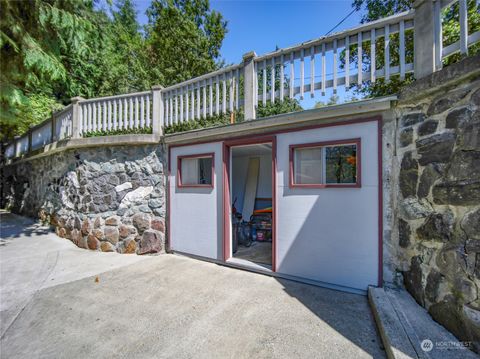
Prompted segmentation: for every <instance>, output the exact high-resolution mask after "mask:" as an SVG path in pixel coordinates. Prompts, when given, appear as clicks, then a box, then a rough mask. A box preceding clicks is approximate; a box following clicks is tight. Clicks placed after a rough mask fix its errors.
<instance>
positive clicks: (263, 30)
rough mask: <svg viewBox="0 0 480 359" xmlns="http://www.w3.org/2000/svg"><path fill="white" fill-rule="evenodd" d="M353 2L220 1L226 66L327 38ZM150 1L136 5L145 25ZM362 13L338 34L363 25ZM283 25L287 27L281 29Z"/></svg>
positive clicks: (217, 5) (215, 4)
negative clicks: (224, 22) (246, 56)
mask: <svg viewBox="0 0 480 359" xmlns="http://www.w3.org/2000/svg"><path fill="white" fill-rule="evenodd" d="M351 3H352V1H351V0H315V1H301V0H299V1H291V0H263V1H258V0H255V1H253V0H220V1H218V0H217V1H215V0H214V1H211V3H210V4H211V7H212V9H215V10H217V11H219V12H220V13H221V14H222V15H223V17H224V18H225V19H226V20H227V21H228V26H227V27H228V33H227V36H226V37H225V40H224V42H223V46H222V51H221V53H222V57H223V58H224V59H225V61H226V63H238V62H240V61H241V60H242V55H243V54H244V53H246V52H249V51H252V50H254V51H255V52H256V53H257V54H258V55H261V54H263V53H266V52H269V51H273V50H275V46H279V47H286V46H291V45H294V44H297V43H300V42H304V41H307V40H310V39H314V38H317V37H320V36H323V35H325V33H326V32H327V31H329V30H330V29H331V28H332V27H333V26H335V25H336V24H337V23H338V22H339V21H340V20H341V19H343V18H344V17H345V16H346V15H348V14H349V13H350V11H352V6H351ZM149 5H150V1H136V6H137V10H138V19H139V21H140V23H142V24H145V23H146V22H147V17H146V15H145V10H146V9H147V8H148V6H149ZM360 17H361V14H360V13H357V12H356V13H354V14H352V15H351V16H350V17H349V18H348V19H347V20H345V22H344V23H342V24H341V25H340V26H339V27H338V28H337V29H336V30H335V31H339V30H344V29H348V28H350V27H353V26H355V25H358V24H359V23H360ZM279 24H283V25H282V26H279Z"/></svg>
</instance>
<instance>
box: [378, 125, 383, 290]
mask: <svg viewBox="0 0 480 359" xmlns="http://www.w3.org/2000/svg"><path fill="white" fill-rule="evenodd" d="M377 136H378V142H377V152H378V161H377V163H378V286H379V287H383V147H382V146H383V140H382V119H381V118H379V119H377Z"/></svg>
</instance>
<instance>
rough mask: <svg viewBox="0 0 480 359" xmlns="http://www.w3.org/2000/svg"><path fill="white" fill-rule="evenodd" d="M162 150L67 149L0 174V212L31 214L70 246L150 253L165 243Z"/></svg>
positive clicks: (158, 147) (22, 163)
mask: <svg viewBox="0 0 480 359" xmlns="http://www.w3.org/2000/svg"><path fill="white" fill-rule="evenodd" d="M165 161H166V159H165V151H164V149H163V147H162V146H161V145H158V146H145V145H144V146H115V147H96V148H88V149H78V150H69V151H65V152H60V153H56V154H52V155H47V156H45V157H41V158H37V159H30V160H27V161H23V162H18V163H15V164H13V165H11V166H6V167H5V168H3V169H2V171H3V173H2V207H3V208H9V209H11V210H12V211H13V212H15V213H20V214H24V215H27V216H31V217H39V218H40V219H41V220H42V221H44V222H48V223H50V224H52V225H53V226H54V227H55V230H56V232H57V234H58V235H59V236H61V237H64V238H68V239H70V240H72V241H73V242H74V243H75V244H76V245H77V246H79V247H82V248H89V249H92V250H102V251H106V252H108V251H117V252H120V253H138V254H145V253H155V252H160V251H162V250H163V249H164V246H165V240H164V238H165V236H164V233H165V221H164V219H165V208H166V206H165V181H166V179H165V174H164V165H165Z"/></svg>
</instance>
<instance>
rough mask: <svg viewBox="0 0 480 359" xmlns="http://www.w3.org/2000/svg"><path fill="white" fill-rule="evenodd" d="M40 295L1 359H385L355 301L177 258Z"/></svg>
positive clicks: (359, 299)
mask: <svg viewBox="0 0 480 359" xmlns="http://www.w3.org/2000/svg"><path fill="white" fill-rule="evenodd" d="M98 278H99V281H98V282H96V281H95V277H90V278H85V279H81V280H78V281H75V282H70V283H67V284H62V285H57V286H55V287H51V288H47V289H43V290H40V291H39V292H38V293H37V295H36V296H35V298H34V300H32V301H31V302H30V303H29V305H28V306H26V307H25V309H24V310H23V312H22V313H21V315H20V316H19V317H18V318H17V320H16V321H15V322H14V323H13V325H12V326H11V327H10V328H9V330H8V331H7V332H6V333H5V335H4V337H3V338H2V341H1V343H0V344H1V346H2V350H3V355H4V356H5V357H8V358H21V357H31V356H32V355H34V356H37V357H98V358H105V357H116V358H117V357H123V358H127V357H128V358H131V357H145V358H151V357H159V358H193V357H195V358H371V357H374V358H383V357H385V353H384V351H383V350H382V348H381V344H380V339H379V337H378V335H377V333H376V330H375V324H374V322H373V318H372V315H371V312H370V309H369V306H368V303H367V298H366V297H364V296H360V295H355V294H349V293H342V292H338V291H334V290H329V289H323V288H318V287H314V286H310V285H306V284H301V283H296V282H291V281H288V280H278V279H275V278H272V277H268V276H263V275H258V274H255V273H250V272H246V271H241V270H237V269H232V268H228V267H224V266H219V265H215V264H212V263H207V262H202V261H198V260H194V259H191V258H185V257H180V256H176V255H160V256H158V257H155V258H151V260H147V261H142V262H140V263H136V264H133V265H130V266H126V267H123V268H119V269H115V270H111V271H109V272H106V273H103V274H100V275H98Z"/></svg>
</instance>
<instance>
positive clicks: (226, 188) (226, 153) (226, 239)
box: [222, 135, 277, 272]
mask: <svg viewBox="0 0 480 359" xmlns="http://www.w3.org/2000/svg"><path fill="white" fill-rule="evenodd" d="M264 143H271V144H272V272H276V270H277V267H276V265H277V263H276V262H277V261H276V257H277V137H276V136H275V135H271V136H252V137H249V138H242V139H237V140H227V141H223V171H222V172H223V173H222V175H223V260H224V261H225V262H226V261H228V260H229V259H230V258H231V257H232V256H231V255H230V253H231V243H232V236H231V228H232V226H231V224H232V223H231V222H232V219H231V216H230V211H231V201H230V197H231V196H230V170H231V168H230V149H231V147H236V146H245V145H258V144H264Z"/></svg>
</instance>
